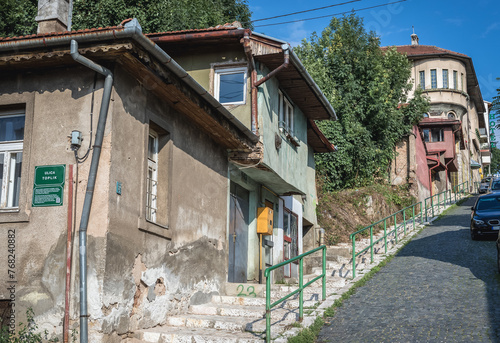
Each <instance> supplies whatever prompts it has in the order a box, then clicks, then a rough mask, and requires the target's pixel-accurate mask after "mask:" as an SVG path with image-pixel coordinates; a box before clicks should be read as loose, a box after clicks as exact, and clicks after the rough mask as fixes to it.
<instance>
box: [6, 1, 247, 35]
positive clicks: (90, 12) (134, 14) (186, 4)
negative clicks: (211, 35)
mask: <svg viewBox="0 0 500 343" xmlns="http://www.w3.org/2000/svg"><path fill="white" fill-rule="evenodd" d="M3 1H4V2H5V3H3V4H2V5H0V18H3V19H2V21H0V36H3V37H5V36H17V35H27V34H33V33H36V27H37V23H36V21H35V17H36V14H37V0H3ZM250 17H251V12H250V9H249V8H248V4H247V0H141V1H136V0H73V19H72V27H71V28H72V29H73V30H78V29H88V28H95V27H106V26H115V25H118V24H120V23H121V22H122V21H123V20H124V19H127V18H137V19H138V20H139V23H140V24H141V26H142V29H143V31H144V32H145V33H149V32H163V31H172V30H185V29H200V28H206V27H211V26H216V25H221V24H224V23H228V22H233V21H235V20H237V21H240V22H241V23H242V24H243V26H245V27H249V28H252V26H251V22H250Z"/></svg>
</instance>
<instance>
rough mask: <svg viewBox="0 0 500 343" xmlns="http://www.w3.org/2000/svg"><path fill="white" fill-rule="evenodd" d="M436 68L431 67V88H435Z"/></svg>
mask: <svg viewBox="0 0 500 343" xmlns="http://www.w3.org/2000/svg"><path fill="white" fill-rule="evenodd" d="M437 85H438V83H437V70H436V69H431V88H432V89H436V88H437Z"/></svg>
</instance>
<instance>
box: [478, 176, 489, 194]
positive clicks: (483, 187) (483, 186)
mask: <svg viewBox="0 0 500 343" xmlns="http://www.w3.org/2000/svg"><path fill="white" fill-rule="evenodd" d="M491 179H492V178H491V177H489V176H488V177H485V178H483V179H482V180H481V183H480V184H479V189H478V192H479V194H483V193H486V192H488V189H489V187H490V181H491Z"/></svg>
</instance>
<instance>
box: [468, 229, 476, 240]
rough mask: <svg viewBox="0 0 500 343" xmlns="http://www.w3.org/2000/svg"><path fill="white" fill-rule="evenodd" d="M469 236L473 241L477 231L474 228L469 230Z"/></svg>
mask: <svg viewBox="0 0 500 343" xmlns="http://www.w3.org/2000/svg"><path fill="white" fill-rule="evenodd" d="M470 238H471V239H472V240H473V241H475V240H476V239H477V233H475V232H474V230H470Z"/></svg>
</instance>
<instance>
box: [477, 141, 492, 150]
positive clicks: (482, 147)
mask: <svg viewBox="0 0 500 343" xmlns="http://www.w3.org/2000/svg"><path fill="white" fill-rule="evenodd" d="M479 148H480V149H481V150H488V151H489V150H490V143H481V145H480V146H479Z"/></svg>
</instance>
